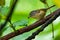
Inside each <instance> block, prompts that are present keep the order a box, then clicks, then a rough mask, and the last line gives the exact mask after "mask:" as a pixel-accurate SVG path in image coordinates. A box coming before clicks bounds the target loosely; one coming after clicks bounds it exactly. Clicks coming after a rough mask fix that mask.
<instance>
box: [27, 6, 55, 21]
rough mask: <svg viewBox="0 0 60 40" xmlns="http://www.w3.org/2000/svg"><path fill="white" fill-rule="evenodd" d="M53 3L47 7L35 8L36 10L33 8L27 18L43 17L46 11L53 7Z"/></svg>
mask: <svg viewBox="0 0 60 40" xmlns="http://www.w3.org/2000/svg"><path fill="white" fill-rule="evenodd" d="M54 6H55V5H53V6H51V7H49V8H42V9H37V10H33V11H31V12H30V14H29V17H28V18H30V17H31V18H34V19H39V20H41V19H43V18H44V17H45V15H46V11H47V10H48V9H50V8H52V7H54Z"/></svg>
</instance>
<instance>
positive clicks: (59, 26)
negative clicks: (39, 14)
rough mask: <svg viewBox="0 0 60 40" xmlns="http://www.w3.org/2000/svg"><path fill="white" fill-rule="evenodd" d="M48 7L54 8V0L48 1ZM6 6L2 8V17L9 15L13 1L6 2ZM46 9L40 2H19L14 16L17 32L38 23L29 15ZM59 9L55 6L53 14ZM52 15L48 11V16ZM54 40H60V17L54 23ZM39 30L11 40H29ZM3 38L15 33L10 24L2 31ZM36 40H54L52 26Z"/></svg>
mask: <svg viewBox="0 0 60 40" xmlns="http://www.w3.org/2000/svg"><path fill="white" fill-rule="evenodd" d="M47 2H48V5H49V6H52V5H54V3H53V0H47ZM5 3H6V4H5V6H4V7H3V8H2V11H1V13H2V14H1V15H7V14H8V11H9V8H10V4H12V3H13V2H12V0H5ZM41 8H46V7H45V5H44V4H43V3H42V2H41V1H40V0H18V2H17V4H16V7H15V9H14V12H13V15H12V19H11V21H12V23H13V25H14V27H15V28H16V30H18V29H20V28H23V27H25V26H26V25H30V24H32V23H34V22H35V21H36V19H33V18H29V19H28V16H29V13H30V12H31V11H32V10H36V9H41ZM57 9H58V8H57V7H56V6H55V7H53V8H51V9H50V10H51V12H53V11H55V10H57ZM48 14H50V12H49V10H48V11H47V13H46V15H48ZM2 20H3V19H2ZM53 25H54V40H60V17H58V18H57V19H56V20H55V21H54V22H53ZM37 29H38V28H36V29H33V30H31V31H29V32H26V33H23V34H21V35H18V36H16V37H14V38H11V39H10V40H25V39H26V38H28V37H29V36H30V35H31V34H32V33H33V32H35V31H36V30H37ZM2 32H3V33H2V34H1V36H4V35H7V34H9V33H11V32H13V29H12V28H11V27H10V25H9V23H8V24H7V26H6V27H5V28H4V29H3V30H2ZM34 40H53V39H52V24H50V25H48V27H46V28H45V30H44V31H43V32H41V33H39V34H38V35H37V36H36V37H35V39H34Z"/></svg>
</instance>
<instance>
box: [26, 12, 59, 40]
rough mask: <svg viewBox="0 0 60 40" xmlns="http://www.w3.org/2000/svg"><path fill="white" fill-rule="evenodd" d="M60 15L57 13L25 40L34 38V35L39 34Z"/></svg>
mask: <svg viewBox="0 0 60 40" xmlns="http://www.w3.org/2000/svg"><path fill="white" fill-rule="evenodd" d="M59 15H60V12H59V13H56V14H54V15H53V16H52V17H51V18H50V19H49V20H47V21H46V22H45V23H44V24H42V26H41V27H39V29H37V31H35V32H34V33H32V35H31V36H29V37H28V38H27V39H25V40H32V39H34V38H35V36H36V35H38V34H39V33H40V32H42V31H43V30H44V29H45V28H46V27H47V26H48V25H49V24H51V23H52V22H53V21H54V20H55V19H56V18H57V17H58V16H59Z"/></svg>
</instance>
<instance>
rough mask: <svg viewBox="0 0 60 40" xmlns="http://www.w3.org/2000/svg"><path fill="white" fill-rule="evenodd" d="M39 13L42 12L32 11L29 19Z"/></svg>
mask: <svg viewBox="0 0 60 40" xmlns="http://www.w3.org/2000/svg"><path fill="white" fill-rule="evenodd" d="M39 12H40V11H39V10H33V11H31V12H30V14H29V17H28V18H30V17H32V16H34V15H35V14H36V13H39Z"/></svg>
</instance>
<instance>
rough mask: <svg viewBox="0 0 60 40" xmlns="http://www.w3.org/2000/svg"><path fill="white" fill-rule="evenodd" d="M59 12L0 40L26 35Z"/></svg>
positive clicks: (59, 10) (57, 11)
mask: <svg viewBox="0 0 60 40" xmlns="http://www.w3.org/2000/svg"><path fill="white" fill-rule="evenodd" d="M59 12H60V9H58V10H56V11H54V12H53V13H51V14H50V15H48V16H46V17H45V18H44V19H42V20H38V21H37V22H35V23H34V24H32V25H29V26H27V27H25V28H22V29H19V30H17V31H16V32H12V33H10V34H7V35H5V36H3V37H1V38H0V40H8V39H10V38H12V37H15V36H17V35H20V34H23V33H25V32H28V31H30V30H32V29H34V28H36V27H38V26H40V25H42V24H44V23H45V22H46V21H47V20H48V19H50V18H51V17H52V16H53V15H56V14H59Z"/></svg>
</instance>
